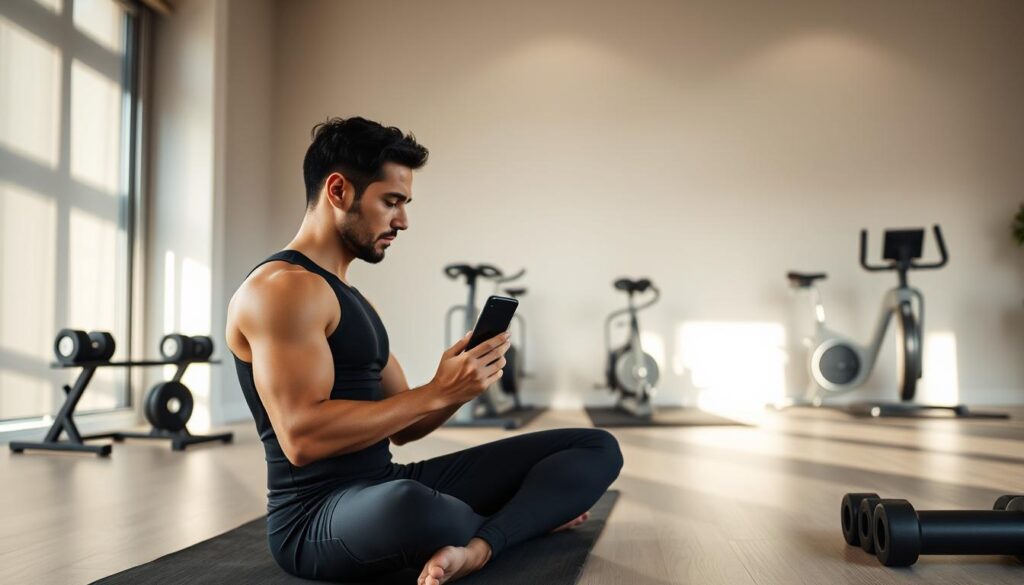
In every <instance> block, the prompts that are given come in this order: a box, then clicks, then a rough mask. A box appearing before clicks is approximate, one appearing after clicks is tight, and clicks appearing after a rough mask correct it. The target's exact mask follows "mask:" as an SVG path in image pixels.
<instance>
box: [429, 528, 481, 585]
mask: <svg viewBox="0 0 1024 585" xmlns="http://www.w3.org/2000/svg"><path fill="white" fill-rule="evenodd" d="M490 558H491V546H490V545H489V544H487V542H486V541H484V540H483V539H480V538H474V539H473V540H471V541H469V544H468V545H466V546H446V547H444V548H442V549H441V550H439V551H437V552H436V553H434V556H432V557H430V560H428V561H427V564H426V565H424V566H423V571H421V572H420V576H419V578H418V579H417V580H416V584H417V585H441V584H442V583H447V582H449V581H455V580H456V579H459V578H461V577H465V576H466V575H468V574H470V573H474V572H476V571H479V570H480V569H482V568H483V566H484V565H485V564H487V561H488V560H490Z"/></svg>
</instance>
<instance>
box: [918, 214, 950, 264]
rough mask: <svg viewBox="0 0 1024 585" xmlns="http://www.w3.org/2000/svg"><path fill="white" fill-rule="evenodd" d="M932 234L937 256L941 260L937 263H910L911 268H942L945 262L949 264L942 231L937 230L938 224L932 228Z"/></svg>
mask: <svg viewBox="0 0 1024 585" xmlns="http://www.w3.org/2000/svg"><path fill="white" fill-rule="evenodd" d="M932 233H933V234H935V243H937V244H938V245H939V256H941V257H942V259H941V260H939V261H938V262H924V263H921V264H918V263H917V262H911V263H910V266H911V267H912V268H923V269H931V268H942V267H943V266H945V265H946V263H947V262H949V253H948V252H946V241H945V240H943V239H942V229H941V228H939V225H938V224H935V225H933V226H932Z"/></svg>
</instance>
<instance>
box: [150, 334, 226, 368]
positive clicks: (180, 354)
mask: <svg viewBox="0 0 1024 585" xmlns="http://www.w3.org/2000/svg"><path fill="white" fill-rule="evenodd" d="M160 355H162V356H163V357H164V359H165V360H167V361H171V362H185V361H203V360H208V359H210V356H211V355H213V340H212V339H210V338H209V337H207V336H205V335H196V336H192V337H189V336H188V335H182V334H180V333H171V334H168V335H165V336H164V338H163V339H162V340H160Z"/></svg>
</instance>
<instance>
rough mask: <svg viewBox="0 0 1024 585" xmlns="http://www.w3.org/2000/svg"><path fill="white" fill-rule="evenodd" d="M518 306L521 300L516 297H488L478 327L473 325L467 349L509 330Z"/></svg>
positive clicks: (477, 323)
mask: <svg viewBox="0 0 1024 585" xmlns="http://www.w3.org/2000/svg"><path fill="white" fill-rule="evenodd" d="M518 306H519V301H517V300H515V299H510V298H508V297H499V296H496V295H492V296H489V297H487V302H486V303H484V310H483V311H481V312H480V318H479V319H477V320H476V327H473V335H472V336H470V338H469V344H468V345H466V349H465V351H469V350H471V349H473V348H474V347H476V346H478V345H480V344H481V343H483V342H485V341H487V340H488V339H490V338H492V337H494V336H496V335H500V334H502V333H504V332H506V331H508V326H509V325H511V324H512V315H514V314H515V312H516V307H518Z"/></svg>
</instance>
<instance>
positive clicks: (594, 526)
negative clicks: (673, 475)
mask: <svg viewBox="0 0 1024 585" xmlns="http://www.w3.org/2000/svg"><path fill="white" fill-rule="evenodd" d="M618 497H619V492H618V491H615V490H612V491H609V492H607V493H605V494H604V495H603V496H601V499H600V500H598V502H597V503H596V504H594V507H593V508H591V510H590V519H589V520H587V521H586V522H584V523H583V524H582V525H580V526H578V527H576V528H574V529H572V530H566V531H563V532H559V533H556V534H548V535H545V536H542V537H540V538H536V539H534V540H531V541H528V542H525V543H523V544H520V545H519V546H515V547H512V548H510V549H508V550H506V551H505V552H504V553H503V554H502V555H501V556H500V557H498V558H496V559H494V561H493V562H491V563H489V564H488V565H487V566H486V567H485V568H484V569H483V570H482V571H480V572H479V573H475V574H473V575H470V576H468V577H465V578H463V579H460V580H458V581H456V583H462V584H465V585H483V584H487V585H519V584H527V583H529V584H531V585H533V584H543V585H573V584H575V583H576V582H577V581H578V580H579V578H580V575H581V574H582V573H583V565H584V563H586V561H587V555H589V554H590V549H591V548H593V547H594V543H595V542H597V538H598V537H599V536H600V535H601V531H602V530H603V529H604V525H605V522H607V521H608V515H609V514H610V513H611V511H612V507H613V506H615V501H616V500H617V499H618ZM420 570H422V567H420V568H418V569H415V570H412V569H410V570H408V571H403V572H400V573H393V574H391V575H388V576H386V577H384V578H382V579H380V580H377V581H373V582H372V583H374V584H376V585H400V584H401V585H407V584H409V583H413V584H415V583H416V577H418V576H419V574H420ZM135 583H157V584H160V585H194V584H198V583H210V584H218V585H223V584H228V583H247V584H253V585H295V584H299V583H322V581H310V580H307V579H299V578H298V577H293V576H291V575H289V574H287V573H285V572H284V571H283V570H281V568H280V567H278V566H277V563H275V562H274V559H273V557H271V556H270V551H269V550H268V549H267V525H266V519H265V518H259V519H257V520H253V521H252V522H249V523H247V524H243V525H242V526H239V527H238V528H235V529H234V530H231V531H229V532H225V533H224V534H221V535H220V536H215V537H213V538H211V539H209V540H205V541H203V542H200V543H199V544H195V545H192V546H190V547H188V548H186V549H184V550H180V551H178V552H175V553H171V554H169V555H167V556H163V557H160V558H158V559H156V560H155V561H151V562H148V563H146V564H144V565H139V566H137V567H133V568H131V569H128V570H127V571H122V572H120V573H117V574H116V575H111V576H110V577H106V578H104V579H100V580H99V581H96V582H95V584H94V585H120V584H135ZM348 585H357V584H356V583H354V582H349V584H348ZM363 585H365V584H363Z"/></svg>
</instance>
